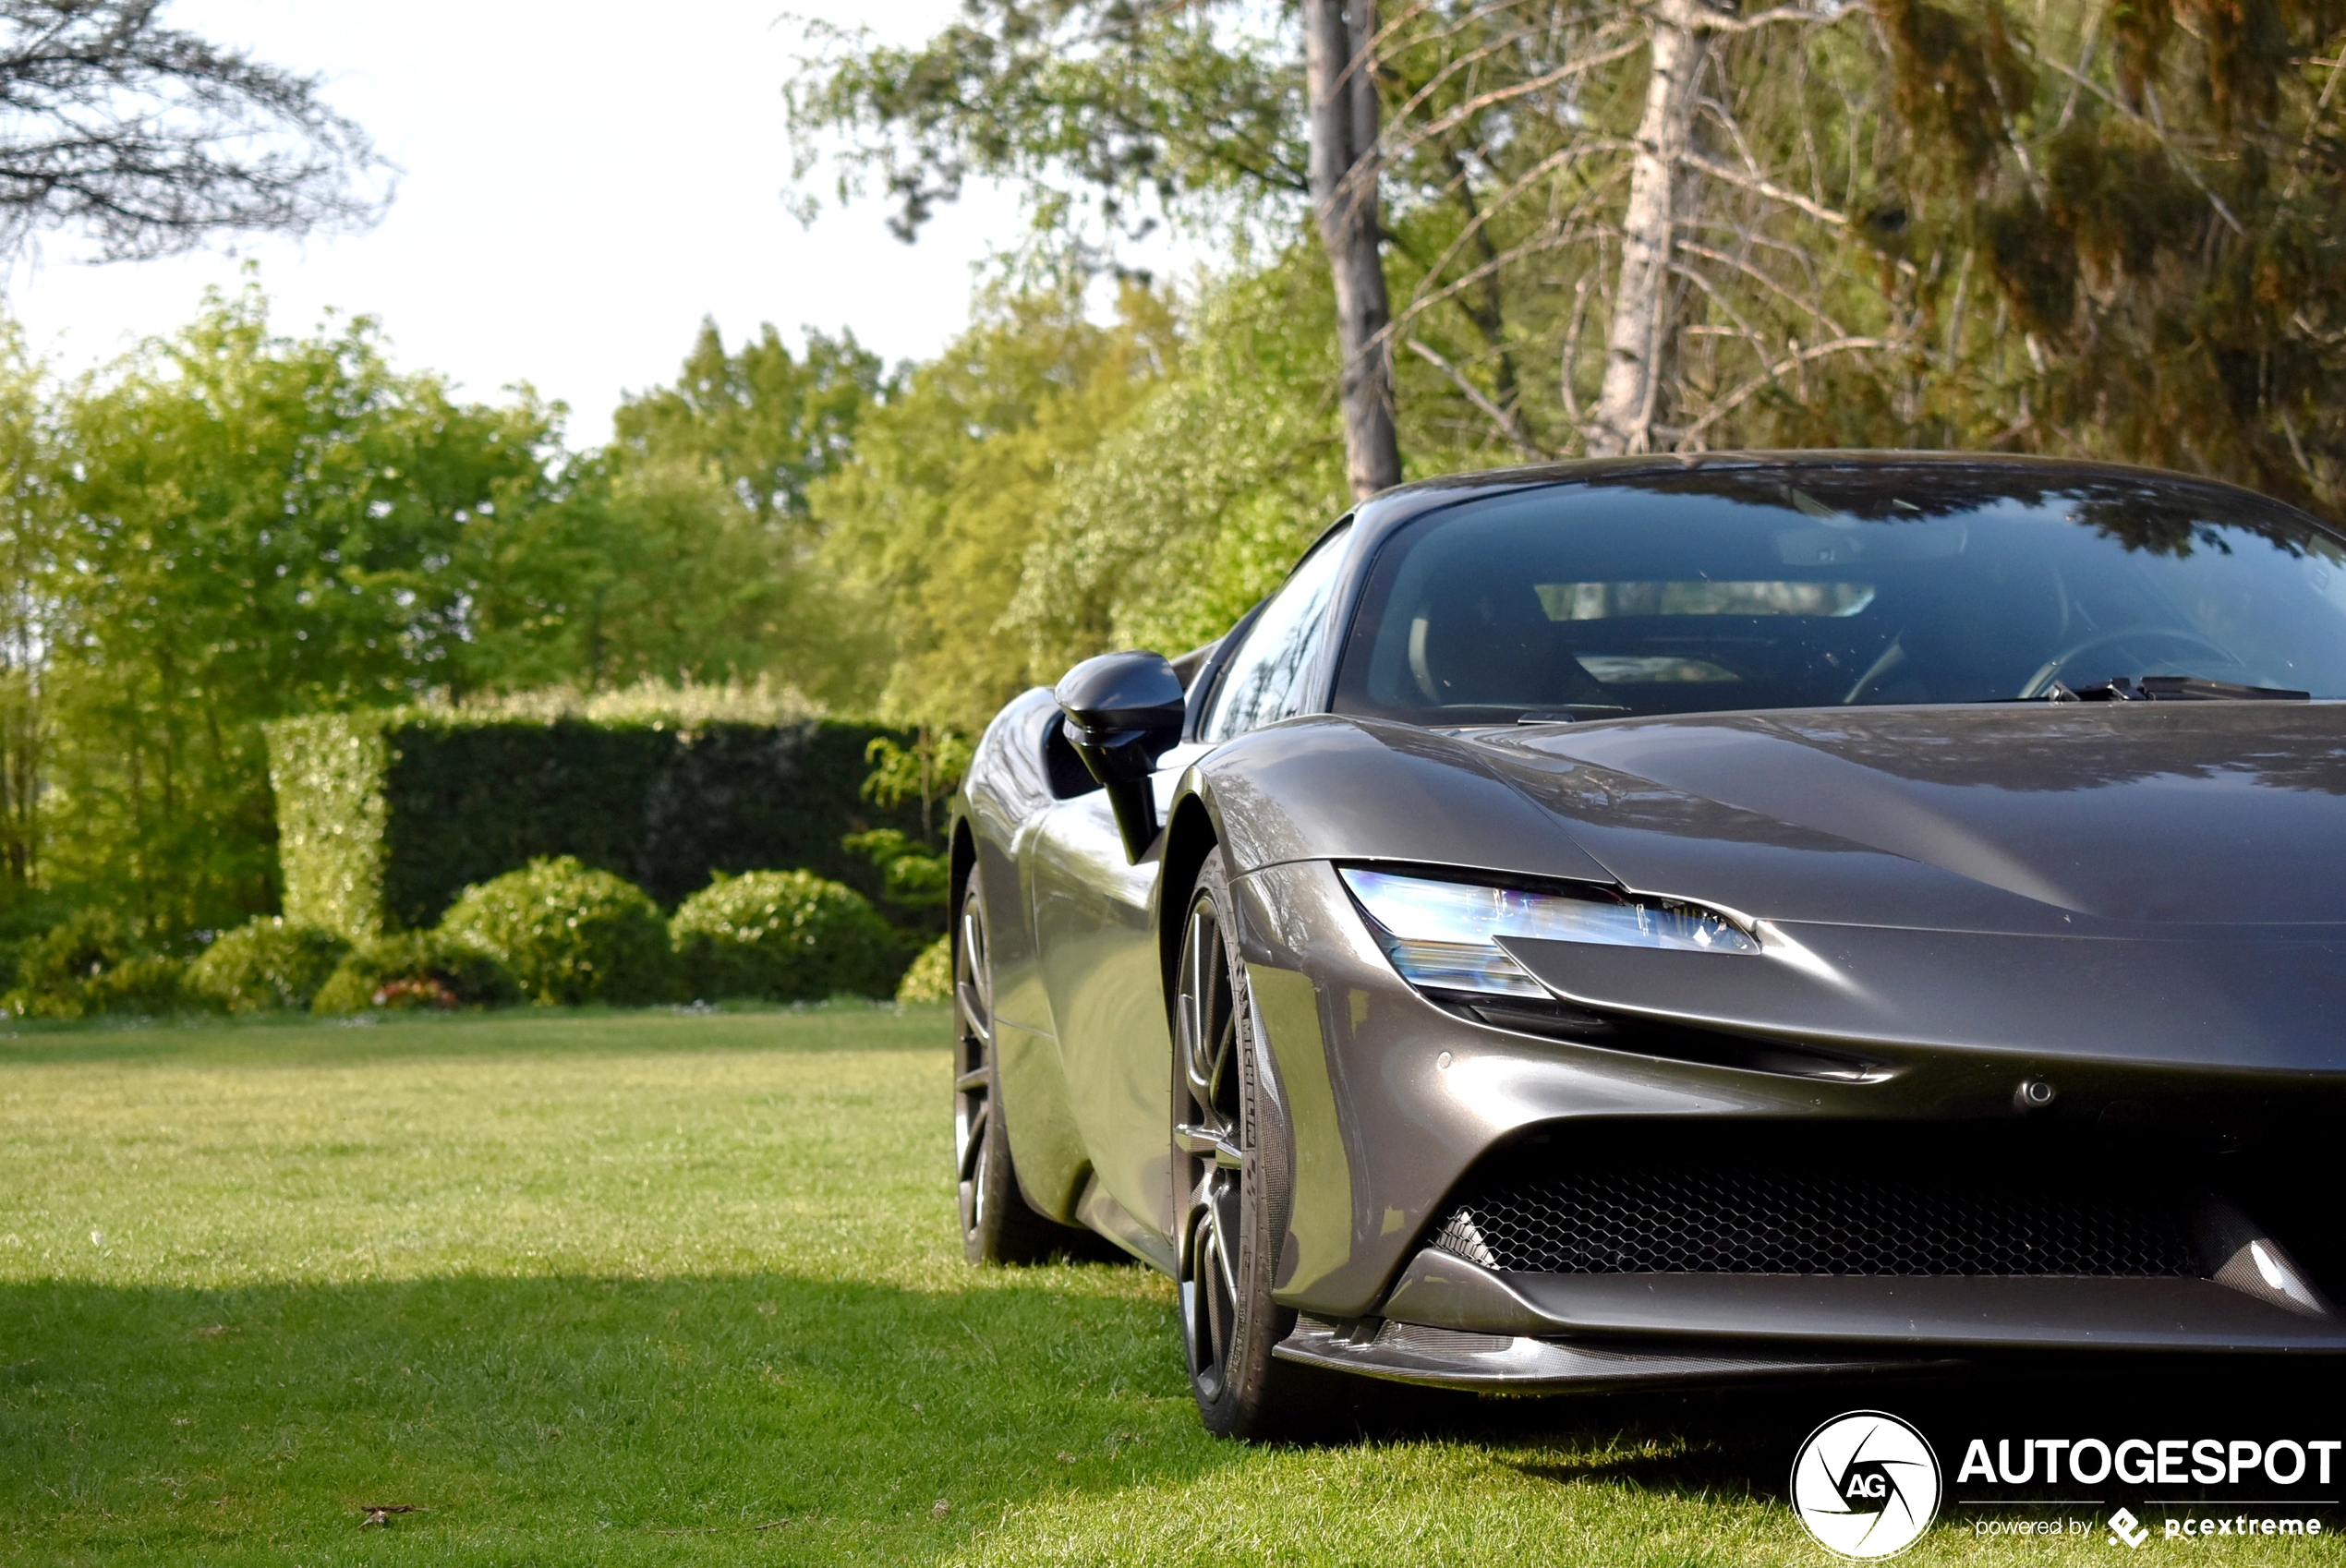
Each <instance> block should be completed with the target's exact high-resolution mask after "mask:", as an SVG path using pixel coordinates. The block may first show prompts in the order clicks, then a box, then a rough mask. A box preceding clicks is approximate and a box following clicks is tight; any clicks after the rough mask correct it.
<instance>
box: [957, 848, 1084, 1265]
mask: <svg viewBox="0 0 2346 1568" xmlns="http://www.w3.org/2000/svg"><path fill="white" fill-rule="evenodd" d="M988 954H989V949H988V947H987V946H986V899H985V896H984V894H983V893H982V892H981V891H980V889H979V887H978V881H977V872H976V870H975V868H974V867H973V868H972V869H971V871H970V879H969V887H968V888H967V889H966V890H965V891H964V892H963V893H962V894H961V923H960V924H959V925H958V926H957V927H956V928H955V930H954V934H953V1021H954V1025H955V1031H956V1036H957V1038H956V1040H955V1043H954V1047H953V1156H954V1164H955V1170H956V1172H957V1179H958V1184H959V1187H960V1189H961V1252H962V1255H963V1256H964V1257H966V1258H968V1259H969V1260H970V1261H971V1262H973V1263H1039V1262H1041V1261H1042V1260H1044V1259H1046V1258H1047V1257H1049V1256H1050V1255H1051V1254H1052V1253H1054V1252H1057V1251H1059V1250H1061V1249H1063V1248H1064V1247H1065V1245H1066V1240H1065V1238H1066V1235H1067V1233H1066V1231H1065V1229H1064V1227H1062V1226H1059V1225H1057V1224H1052V1223H1051V1221H1050V1220H1049V1219H1047V1218H1046V1217H1045V1216H1043V1215H1041V1214H1038V1213H1036V1212H1034V1210H1033V1209H1030V1208H1028V1207H1027V1204H1026V1199H1025V1196H1024V1195H1023V1194H1022V1193H1021V1192H1020V1191H1019V1187H1018V1171H1017V1168H1016V1167H1015V1166H1013V1165H1012V1164H1011V1163H1010V1133H1009V1130H1008V1128H1006V1126H1005V1125H1004V1121H1003V1106H1002V1089H1001V1084H1002V1078H1001V1067H1000V1063H999V1059H998V1056H997V1055H996V1049H995V1040H994V971H993V966H992V964H991V962H990V961H989V958H988Z"/></svg>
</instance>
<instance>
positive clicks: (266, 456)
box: [41, 290, 551, 933]
mask: <svg viewBox="0 0 2346 1568" xmlns="http://www.w3.org/2000/svg"><path fill="white" fill-rule="evenodd" d="M57 424H58V432H57V441H58V451H57V452H56V455H55V460H54V468H53V469H52V473H53V474H54V484H55V487H56V495H55V502H56V506H57V509H58V516H59V520H58V522H57V524H56V532H55V537H54V546H53V551H54V553H53V555H52V557H51V559H52V560H54V562H55V566H54V570H50V571H47V572H46V573H44V574H43V576H42V581H41V588H42V592H43V594H44V595H45V596H46V597H48V599H49V609H48V615H49V617H50V621H49V625H50V630H51V633H52V638H53V641H52V644H51V646H50V648H49V651H48V655H47V658H46V661H45V669H43V671H42V702H43V703H44V705H45V706H46V707H47V710H48V712H47V720H48V730H49V737H50V739H49V747H48V755H47V757H46V759H45V766H46V773H47V777H48V782H49V784H50V787H51V790H52V792H53V794H54V797H55V799H56V801H57V802H58V807H59V809H58V810H56V811H55V812H54V813H53V814H52V820H51V822H50V824H49V830H48V838H47V843H46V845H45V848H44V853H45V855H46V857H47V860H48V862H49V874H50V875H51V876H53V877H54V878H55V879H56V880H58V881H60V882H62V883H65V884H68V885H73V886H79V887H86V888H88V889H90V890H91V892H93V893H94V894H96V895H98V896H100V897H103V899H106V900H107V901H109V902H111V903H113V904H114V905H115V906H116V907H118V908H120V909H121V910H122V911H124V912H125V914H126V915H127V917H128V918H130V919H131V920H133V921H134V922H135V923H138V924H139V925H140V926H141V927H143V928H147V929H151V930H154V931H158V932H163V933H175V932H180V931H185V930H188V929H191V928H195V927H200V926H206V925H211V926H219V925H231V924H236V923H239V922H241V921H242V920H243V919H244V918H245V917H246V916H247V915H248V914H251V913H253V912H256V911H265V910H267V909H269V908H270V907H271V906H272V905H273V904H274V903H275V902H276V899H277V887H278V884H277V868H276V863H275V857H274V854H273V852H272V851H273V845H272V838H273V833H272V812H271V807H270V797H269V788H268V780H267V769H266V763H265V760H264V754H263V744H262V738H261V730H260V726H261V724H262V723H263V722H264V721H266V720H269V719H272V718H280V717H284V716H287V715H292V714H298V713H306V712H320V711H334V710H339V709H349V708H357V707H363V706H370V705H377V704H383V703H393V702H402V701H407V700H411V699H412V698H413V697H414V696H416V695H417V694H420V693H421V692H422V691H424V690H426V689H427V688H429V687H433V686H441V685H454V686H457V687H462V686H463V685H465V684H466V683H468V682H470V681H474V680H477V679H478V678H480V677H481V676H482V675H483V674H484V673H485V672H484V671H482V670H480V669H478V662H477V650H476V648H475V646H474V645H473V644H472V643H471V642H470V641H468V639H467V636H466V613H467V612H466V606H467V604H468V602H469V601H470V600H472V599H473V598H474V597H477V596H478V594H479V593H480V592H481V591H482V588H483V573H484V572H485V571H487V570H488V569H489V568H490V565H491V563H492V561H493V557H494V551H493V549H490V543H491V541H492V540H493V539H494V537H496V536H497V534H498V533H499V531H500V529H501V527H502V523H503V520H504V519H506V518H507V517H509V516H511V515H512V514H514V513H517V512H522V511H526V510H527V509H528V508H529V507H531V506H532V505H533V504H535V503H536V501H537V500H538V496H539V492H540V491H541V490H542V488H543V486H544V479H543V472H542V470H543V463H544V460H545V455H546V452H547V449H548V444H549V442H550V439H551V427H550V420H549V416H547V414H546V413H545V411H543V410H542V409H539V408H538V407H537V406H536V405H534V404H528V403H523V404H517V405H514V406H511V407H506V408H502V409H492V408H487V407H482V406H480V405H477V404H459V403H456V402H454V401H453V400H452V399H451V398H450V397H449V395H448V393H447V392H446V390H445V388H444V387H443V386H442V384H441V382H440V381H439V380H437V379H436V378H433V377H430V376H405V375H400V374H398V373H396V372H394V371H393V369H392V368H391V367H390V365H389V363H388V362H387V360H386V358H385V356H384V353H383V349H382V344H381V339H380V338H379V336H378V335H377V333H376V332H375V329H374V327H373V325H372V323H371V322H369V321H368V320H364V319H363V318H362V319H360V320H357V321H354V322H353V323H351V324H350V325H348V326H346V327H343V328H339V329H336V330H334V331H333V332H330V333H327V334H321V335H320V336H316V337H312V338H308V339H301V340H294V339H288V338H284V337H282V336H279V335H276V334H274V333H272V331H271V330H270V326H269V322H268V319H267V314H266V309H265V307H264V305H263V303H262V301H261V299H260V296H259V294H258V292H257V291H256V290H248V291H247V292H246V293H245V294H244V295H242V296H238V297H236V298H233V299H231V298H223V297H220V296H213V297H212V299H211V300H210V301H209V303H208V304H207V305H206V307H205V309H204V311H203V313H202V314H201V315H200V317H199V318H198V319H197V320H196V321H195V322H194V323H193V324H192V325H191V326H189V327H188V328H187V330H186V331H185V332H182V333H180V334H179V335H178V336H176V337H175V338H172V339H170V340H168V341H165V342H161V343H156V344H150V345H148V346H147V347H145V348H143V349H141V350H140V351H139V353H137V354H136V355H134V356H132V357H131V358H130V359H129V360H127V362H125V363H124V364H123V365H121V366H120V367H118V368H115V369H114V370H112V371H110V372H108V373H107V374H105V375H103V376H102V377H98V378H94V379H91V380H87V381H85V382H83V383H81V384H79V386H77V387H76V388H75V389H73V391H72V392H71V394H70V395H69V396H68V397H67V398H66V399H64V401H63V403H62V405H61V407H60V408H59V411H58V415H57Z"/></svg>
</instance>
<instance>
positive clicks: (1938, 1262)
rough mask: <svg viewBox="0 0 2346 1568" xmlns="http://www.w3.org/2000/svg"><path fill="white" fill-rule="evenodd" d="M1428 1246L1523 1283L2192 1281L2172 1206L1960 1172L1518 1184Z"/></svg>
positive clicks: (1633, 1173)
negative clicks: (1607, 1277)
mask: <svg viewBox="0 0 2346 1568" xmlns="http://www.w3.org/2000/svg"><path fill="white" fill-rule="evenodd" d="M1434 1245H1436V1246H1437V1247H1441V1248H1445V1249H1446V1250H1448V1251H1450V1252H1453V1253H1456V1254H1457V1255H1458V1256H1459V1257H1462V1258H1469V1259H1472V1260H1474V1261H1476V1262H1478V1263H1481V1264H1482V1265H1483V1266H1484V1267H1486V1268H1493V1269H1505V1270H1509V1271H1519V1272H1535V1273H1567V1274H1616V1273H1674V1274H1675V1273H1712V1274H1890V1275H1901V1274H1904V1275H1918V1274H1941V1275H1944V1274H1960V1275H2011V1274H2033V1275H2048V1274H2050V1275H2086V1276H2100V1277H2105V1278H2108V1277H2122V1278H2144V1277H2155V1276H2161V1275H2165V1276H2195V1275H2201V1274H2204V1273H2205V1272H2206V1271H2205V1270H2204V1268H2203V1267H2202V1265H2201V1264H2200V1262H2199V1260H2198V1259H2197V1257H2196V1256H2195V1251H2194V1248H2193V1247H2192V1245H2191V1239H2190V1233H2189V1231H2188V1230H2187V1229H2186V1222H2185V1217H2184V1213H2183V1206H2182V1205H2181V1204H2179V1203H2168V1202H2163V1201H2160V1200H2134V1199H2129V1198H2124V1197H2117V1196H2104V1195H2098V1194H2090V1193H2079V1192H2074V1191H2062V1190H2060V1189H2058V1188H2054V1189H2050V1190H2048V1189H2046V1188H2044V1187H2042V1186H2039V1185H2038V1184H2028V1185H2023V1186H2010V1187H1996V1186H1982V1185H1980V1184H1979V1182H1978V1181H1977V1180H1976V1179H1973V1178H1969V1177H1966V1176H1960V1175H1950V1176H1948V1177H1946V1178H1943V1179H1941V1178H1901V1177H1897V1176H1890V1177H1887V1178H1885V1177H1883V1176H1878V1175H1876V1174H1873V1173H1871V1172H1866V1171H1859V1172H1854V1173H1849V1174H1841V1173H1835V1172H1829V1171H1820V1170H1814V1169H1785V1168H1775V1169H1770V1168H1765V1167H1760V1168H1755V1167H1752V1166H1748V1165H1741V1166H1727V1165H1709V1166H1705V1165H1684V1166H1674V1167H1672V1168H1669V1169H1656V1168H1644V1169H1639V1168H1622V1167H1614V1168H1608V1169H1605V1170H1602V1171H1581V1172H1577V1173H1571V1174H1563V1175H1529V1176H1527V1175H1525V1174H1523V1173H1522V1172H1520V1170H1518V1172H1517V1173H1515V1174H1514V1175H1513V1176H1512V1177H1510V1178H1506V1179H1501V1180H1498V1181H1493V1182H1490V1183H1488V1184H1485V1185H1481V1186H1478V1187H1475V1188H1470V1189H1469V1194H1468V1196H1467V1198H1466V1199H1465V1200H1464V1201H1463V1202H1461V1203H1460V1204H1459V1205H1458V1206H1457V1208H1456V1209H1455V1210H1454V1211H1452V1212H1451V1213H1450V1215H1449V1216H1448V1218H1447V1219H1446V1220H1445V1222H1444V1223H1443V1224H1442V1227H1441V1229H1440V1231H1439V1232H1438V1233H1437V1235H1436V1236H1435V1237H1434Z"/></svg>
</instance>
